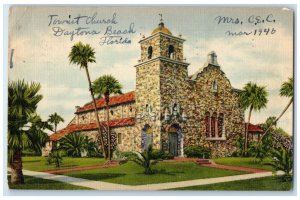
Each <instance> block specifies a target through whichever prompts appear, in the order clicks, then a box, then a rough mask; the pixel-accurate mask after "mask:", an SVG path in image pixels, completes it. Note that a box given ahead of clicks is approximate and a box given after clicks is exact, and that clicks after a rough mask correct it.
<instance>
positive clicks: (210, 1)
mask: <svg viewBox="0 0 300 200" xmlns="http://www.w3.org/2000/svg"><path fill="white" fill-rule="evenodd" d="M182 2H184V4H183V5H189V4H197V3H198V2H196V1H192V0H185V1H180V0H173V1H162V0H145V1H143V3H144V4H148V5H151V4H164V5H168V4H169V3H172V4H177V5H178V4H181V5H182ZM99 3H101V4H108V3H109V4H122V5H124V3H127V4H135V5H140V4H141V1H137V0H130V1H122V0H110V1H101V2H99V1H97V0H73V1H70V0H65V1H61V0H44V1H41V0H26V1H25V0H2V6H1V8H0V13H3V15H1V20H0V21H1V22H0V23H1V27H3V29H1V40H0V43H1V44H3V49H1V53H0V56H1V60H2V61H3V62H2V63H3V68H2V69H3V70H1V76H2V78H0V84H1V85H2V86H3V87H2V88H3V90H2V92H1V96H0V102H1V103H0V105H1V106H0V112H1V115H0V127H1V128H2V131H1V132H2V133H5V132H6V123H5V122H4V121H3V120H4V119H5V118H6V107H7V104H6V103H7V100H5V99H4V95H6V93H7V92H6V90H7V83H6V82H7V68H6V66H7V47H8V39H7V38H4V36H5V37H7V36H8V35H7V25H8V11H7V10H5V9H7V4H22V5H24V4H39V5H42V4H44V5H45V4H47V5H49V4H60V5H62V4H64V5H65V4H73V5H76V4H89V5H96V4H99ZM269 3H272V6H275V5H274V4H277V6H283V5H287V4H296V5H295V33H296V31H297V27H299V20H298V16H297V13H296V10H297V8H298V2H297V1H296V0H281V1H280V0H273V1H272V2H270V1H267V0H251V1H243V2H241V1H239V0H227V1H226V5H225V6H236V5H233V4H239V5H244V6H249V7H253V6H256V7H257V6H263V5H265V6H267V4H269ZM5 4H6V7H3V6H4V5H5ZM201 4H202V6H210V7H211V6H213V5H215V6H220V5H217V4H221V5H222V6H224V4H225V3H224V1H222V0H204V1H201ZM251 4H256V5H251ZM269 6H270V5H269ZM4 20H5V21H4ZM297 47H298V40H297V35H296V34H295V77H296V83H297V82H298V81H297V77H298V70H297V67H296V66H297V60H296V58H297V57H298V51H297ZM297 93H298V87H296V89H295V113H294V119H295V124H294V127H295V136H296V138H299V137H297V129H296V125H297V124H298V118H297V116H296V113H298V107H297V105H298V98H297ZM5 98H6V97H5ZM297 143H298V142H297ZM4 144H6V137H3V140H2V142H0V145H1V149H0V155H1V156H0V157H1V158H3V160H2V161H3V164H4V165H0V174H1V176H2V180H3V181H0V187H1V193H2V195H3V192H4V191H3V189H4V186H5V185H6V177H3V172H4V170H3V169H4V168H3V167H4V166H6V164H5V163H6V156H5V154H6V149H5V148H4ZM295 146H296V145H295ZM1 150H2V151H1ZM296 150H297V151H296V152H295V153H296V154H295V156H297V158H299V148H296ZM297 160H298V159H296V161H297ZM295 166H296V163H295ZM296 175H297V174H296ZM296 187H297V188H295V190H297V191H299V185H298V184H297V183H296ZM282 194H283V195H284V192H283V193H282V192H215V191H213V192H201V191H200V192H98V191H85V192H83V191H63V192H61V191H56V192H48V191H38V192H36V191H19V192H13V193H11V192H9V193H8V192H7V191H5V195H25V197H21V198H22V199H39V200H40V199H41V197H38V196H33V197H32V196H27V195H70V196H73V197H71V198H72V199H81V198H82V197H81V196H82V195H88V196H89V197H88V198H92V199H96V198H97V199H99V198H109V199H111V198H118V199H120V198H121V197H118V196H120V195H121V196H123V195H126V197H122V199H123V198H125V199H132V198H135V199H137V198H145V199H149V198H157V197H156V196H160V197H158V198H165V197H163V196H167V195H175V196H176V197H171V198H172V199H182V198H183V197H182V196H189V198H193V199H196V198H197V199H199V198H205V199H214V198H216V197H219V198H222V199H224V200H227V199H228V200H229V199H230V200H232V199H240V198H243V199H253V198H259V199H262V198H265V197H264V196H265V195H271V196H272V197H271V198H272V200H276V199H281V200H282V198H284V199H286V198H288V199H296V198H297V197H296V196H289V197H283V196H282ZM90 195H110V196H109V197H95V196H90ZM111 195H118V196H117V197H116V196H115V197H113V196H111ZM129 195H130V196H129ZM131 195H139V196H141V195H155V197H139V196H135V197H132V196H131ZM191 195H192V196H191ZM193 195H196V196H193ZM197 195H201V196H203V195H208V196H206V197H197ZM227 195H235V196H233V197H232V196H227ZM236 195H239V196H236ZM240 195H242V196H243V197H240ZM245 195H247V196H245ZM252 195H255V196H256V197H253V196H252ZM294 195H297V194H296V193H295V192H294ZM161 196H162V197H161ZM6 198H9V199H15V198H17V197H7V196H6V197H5V199H6ZM42 198H43V199H45V198H46V199H48V198H49V199H52V198H57V197H51V196H50V197H49V196H44V197H42ZM60 198H65V197H62V196H61V197H60Z"/></svg>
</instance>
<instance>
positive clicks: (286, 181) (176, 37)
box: [7, 5, 295, 191]
mask: <svg viewBox="0 0 300 200" xmlns="http://www.w3.org/2000/svg"><path fill="white" fill-rule="evenodd" d="M293 19H294V11H293V9H291V8H289V7H288V6H287V7H271V6H270V7H266V6H264V7H255V8H254V7H253V8H251V7H201V6H189V7H184V6H151V7H150V6H149V7H147V6H85V5H81V6H59V7H58V6H11V7H10V12H9V46H8V58H9V59H8V61H9V62H8V66H7V69H8V84H7V85H8V128H7V130H8V132H7V138H8V140H7V153H8V155H7V157H8V164H7V166H8V168H7V184H8V186H9V188H10V189H11V190H13V189H21V190H25V189H31V190H117V191H122V190H135V191H145V190H154V191H156V190H171V191H174V190H192V191H207V190H209V191H215V190H218V191H227V190H231V191H250V190H251V191H293V185H294V184H293V182H294V179H295V177H294V170H293V166H294V162H293V161H294V157H293V153H294V148H293V135H294V132H293V100H294V98H293V95H294V92H293V84H294V74H293V64H294V63H293V60H294V57H293V55H294V51H293V45H294V38H293V36H294V21H293Z"/></svg>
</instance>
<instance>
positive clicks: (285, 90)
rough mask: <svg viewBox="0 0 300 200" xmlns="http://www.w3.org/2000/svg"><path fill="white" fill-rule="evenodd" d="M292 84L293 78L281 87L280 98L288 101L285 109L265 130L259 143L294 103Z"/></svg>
mask: <svg viewBox="0 0 300 200" xmlns="http://www.w3.org/2000/svg"><path fill="white" fill-rule="evenodd" d="M293 82H294V79H293V78H289V80H288V81H286V82H284V83H283V84H282V85H281V88H280V96H282V97H289V98H290V101H289V103H288V104H287V105H286V107H285V108H284V109H283V111H282V112H281V113H280V115H279V116H278V117H277V118H276V120H274V122H273V123H271V124H270V125H269V127H268V128H267V130H266V131H265V132H264V134H263V135H262V136H261V138H260V140H259V142H261V140H262V139H263V137H264V136H265V135H266V134H267V133H268V132H269V130H270V129H271V128H272V126H273V125H275V124H276V123H277V122H278V120H279V119H280V118H281V117H282V116H283V115H284V113H285V112H286V111H287V109H288V108H289V107H290V106H291V104H292V103H293V101H294V87H293Z"/></svg>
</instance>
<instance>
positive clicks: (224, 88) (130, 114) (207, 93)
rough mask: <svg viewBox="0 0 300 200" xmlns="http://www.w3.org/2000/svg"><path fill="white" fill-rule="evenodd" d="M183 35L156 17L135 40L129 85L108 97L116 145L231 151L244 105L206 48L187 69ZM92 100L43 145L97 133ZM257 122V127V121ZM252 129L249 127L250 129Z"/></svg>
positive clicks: (178, 151)
mask: <svg viewBox="0 0 300 200" xmlns="http://www.w3.org/2000/svg"><path fill="white" fill-rule="evenodd" d="M184 42H185V40H184V39H183V38H182V37H181V36H179V37H177V36H174V35H172V32H171V31H170V30H169V29H168V28H166V27H165V25H164V23H163V22H161V23H160V24H159V25H158V27H157V28H155V29H154V30H153V32H152V33H151V35H150V36H149V37H146V38H145V37H144V38H143V39H141V40H140V41H139V44H140V46H141V57H140V59H139V60H138V63H137V64H136V65H135V66H133V67H135V69H136V88H135V90H134V91H131V92H128V93H125V94H122V95H116V96H112V97H110V124H109V126H110V128H111V132H113V133H114V135H115V137H117V138H116V143H117V149H118V150H120V151H143V150H144V149H145V148H146V147H147V146H148V145H152V146H153V148H154V149H160V150H163V151H166V152H169V153H171V154H173V155H174V156H184V148H186V147H189V146H196V145H197V146H203V147H207V148H210V149H211V152H212V156H213V157H222V156H230V155H231V154H232V153H233V152H234V151H235V146H234V140H235V137H236V136H237V135H242V136H243V135H244V132H245V121H244V120H245V119H244V113H245V110H244V109H242V108H241V107H240V105H239V102H238V99H239V94H240V90H239V89H235V88H234V87H233V86H232V85H231V83H230V81H229V80H228V78H227V77H226V75H225V73H224V72H223V71H222V68H221V66H220V65H219V63H218V61H217V55H216V53H215V52H214V51H212V52H209V53H208V55H207V61H206V63H205V64H204V66H203V67H202V68H201V69H199V70H198V71H197V72H196V73H195V74H193V75H191V76H189V75H188V66H189V63H187V62H186V60H185V59H184V49H183V43H184ZM93 108H94V105H93V103H92V102H90V103H87V104H85V105H83V106H81V107H76V110H75V116H74V118H73V119H72V120H71V122H70V123H69V124H68V125H67V127H65V128H63V129H61V130H59V131H58V132H57V133H55V134H52V135H51V136H50V142H49V143H48V146H47V148H45V149H44V151H45V152H44V154H47V152H46V151H47V149H48V151H49V149H51V144H52V142H55V141H58V140H60V139H61V138H62V137H63V136H65V135H67V134H70V133H73V132H81V134H84V135H86V136H88V137H89V138H92V139H94V140H96V139H97V135H98V132H97V123H96V118H95V113H94V110H93ZM97 108H98V115H99V119H100V122H101V123H103V124H106V111H105V101H104V99H103V98H101V99H97ZM256 128H257V127H256ZM250 132H251V130H250Z"/></svg>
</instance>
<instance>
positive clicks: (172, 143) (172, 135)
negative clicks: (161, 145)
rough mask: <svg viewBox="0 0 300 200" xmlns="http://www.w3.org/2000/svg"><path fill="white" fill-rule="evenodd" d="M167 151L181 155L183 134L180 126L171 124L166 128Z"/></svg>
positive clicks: (174, 154)
mask: <svg viewBox="0 0 300 200" xmlns="http://www.w3.org/2000/svg"><path fill="white" fill-rule="evenodd" d="M168 137H169V153H170V154H172V155H173V156H183V136H182V130H181V127H180V126H179V125H178V124H173V125H172V126H171V127H170V128H169V129H168Z"/></svg>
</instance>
